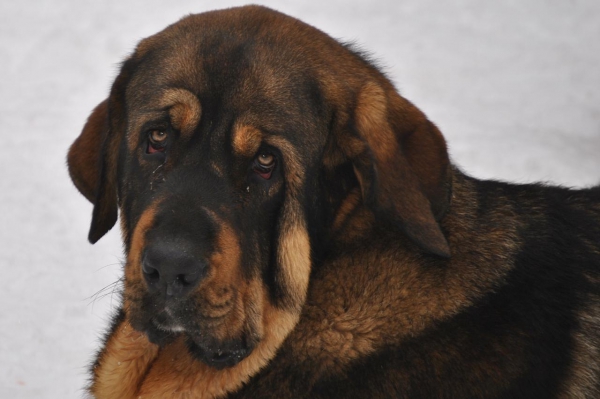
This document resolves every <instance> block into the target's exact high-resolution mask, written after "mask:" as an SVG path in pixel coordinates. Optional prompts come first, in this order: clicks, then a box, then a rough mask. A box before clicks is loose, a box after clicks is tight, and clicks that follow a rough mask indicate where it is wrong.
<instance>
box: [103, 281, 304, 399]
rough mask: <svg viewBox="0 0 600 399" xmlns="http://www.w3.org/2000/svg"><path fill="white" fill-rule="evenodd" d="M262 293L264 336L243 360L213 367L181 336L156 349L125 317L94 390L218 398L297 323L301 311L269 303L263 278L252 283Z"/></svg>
mask: <svg viewBox="0 0 600 399" xmlns="http://www.w3.org/2000/svg"><path fill="white" fill-rule="evenodd" d="M251 285H252V286H253V287H252V291H253V292H256V293H257V294H259V296H260V302H261V303H260V304H259V305H258V306H257V308H260V309H262V312H261V316H260V317H259V320H260V321H259V323H260V324H261V326H260V327H261V328H260V332H261V334H262V337H261V340H260V342H259V344H258V345H257V347H256V348H255V349H254V351H253V352H252V353H251V354H250V355H249V356H248V357H247V358H246V359H244V360H242V361H241V362H240V363H239V364H237V365H236V366H234V367H231V368H227V369H224V370H216V369H213V368H211V367H209V366H207V365H205V364H204V363H201V362H198V361H197V360H196V359H194V358H192V357H191V356H190V355H189V353H188V351H187V348H186V346H185V342H184V341H183V339H178V340H177V341H176V342H174V343H172V344H169V345H167V346H166V347H165V348H163V349H160V350H158V347H157V346H156V345H153V344H151V343H149V342H148V340H147V338H146V337H145V335H143V334H141V333H138V332H136V331H134V330H133V329H132V328H131V327H130V326H129V324H128V323H127V322H123V323H122V324H121V325H120V326H119V327H118V329H117V332H116V334H114V335H113V336H112V337H111V339H110V340H109V342H107V345H106V348H105V350H104V354H103V357H102V360H101V363H100V367H99V368H98V369H97V370H96V371H95V372H96V376H97V377H96V380H95V381H96V383H95V384H94V387H93V388H92V392H93V394H94V395H96V397H97V398H99V399H103V398H114V399H133V398H156V399H158V398H173V399H178V398H182V399H183V398H197V399H203V398H217V397H220V396H222V395H224V394H225V393H226V392H231V391H234V390H236V389H238V388H239V387H240V386H241V385H242V384H243V383H244V382H246V381H248V379H249V378H250V376H252V375H254V374H255V373H256V372H257V371H258V370H260V369H261V368H262V367H264V366H265V365H266V364H267V362H268V361H269V360H270V359H272V358H273V356H274V355H275V353H276V351H277V349H278V348H279V347H280V346H281V343H282V342H283V340H284V339H285V337H286V336H287V335H288V334H289V332H290V331H291V330H292V328H293V327H294V325H295V324H296V323H297V320H298V314H294V313H290V312H286V311H283V310H279V309H277V308H274V307H272V306H271V305H270V304H269V300H268V298H267V295H268V294H267V293H266V290H265V288H264V286H262V282H261V281H259V280H256V281H254V282H253V283H251Z"/></svg>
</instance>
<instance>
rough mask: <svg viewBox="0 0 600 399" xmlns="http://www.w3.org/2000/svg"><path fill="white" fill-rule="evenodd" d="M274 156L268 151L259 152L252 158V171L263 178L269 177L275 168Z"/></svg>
mask: <svg viewBox="0 0 600 399" xmlns="http://www.w3.org/2000/svg"><path fill="white" fill-rule="evenodd" d="M275 161H276V159H275V156H274V155H273V154H270V153H268V152H262V153H259V154H258V156H257V157H256V158H255V159H254V168H253V169H254V172H256V173H257V174H258V175H259V176H260V177H262V178H263V179H267V180H268V179H270V178H271V174H272V173H273V169H274V168H275V163H276V162H275Z"/></svg>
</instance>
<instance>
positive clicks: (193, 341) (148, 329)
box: [132, 308, 254, 370]
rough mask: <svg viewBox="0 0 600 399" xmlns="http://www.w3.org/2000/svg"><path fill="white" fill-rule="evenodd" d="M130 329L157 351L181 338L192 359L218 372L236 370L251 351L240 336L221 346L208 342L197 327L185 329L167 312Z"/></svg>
mask: <svg viewBox="0 0 600 399" xmlns="http://www.w3.org/2000/svg"><path fill="white" fill-rule="evenodd" d="M132 325H134V327H136V329H138V330H139V331H142V332H144V333H145V334H146V336H147V337H148V339H149V340H150V342H152V343H154V344H156V345H158V346H160V347H164V346H166V345H168V344H169V343H171V342H173V341H175V339H177V338H181V337H183V338H184V339H185V341H186V344H187V348H188V351H189V353H190V354H191V355H192V356H193V357H195V358H196V359H198V360H199V361H201V362H203V363H205V364H206V365H208V366H210V367H213V368H215V369H219V370H220V369H224V368H227V367H233V366H235V365H236V364H238V363H239V362H240V361H242V360H243V359H244V358H246V357H247V356H248V355H249V354H250V353H251V352H252V349H253V348H254V345H253V344H251V343H249V342H248V340H247V339H246V337H245V336H246V334H242V337H240V338H239V339H235V340H228V341H226V342H221V341H219V340H216V339H214V338H211V337H210V335H209V334H206V333H204V334H203V333H200V332H199V329H198V328H197V327H187V326H185V323H183V322H182V321H181V320H179V318H178V317H175V316H174V314H173V312H172V311H169V309H168V308H167V309H165V310H164V311H162V312H159V313H157V314H155V315H154V316H153V317H152V318H150V319H147V321H146V322H144V323H133V322H132Z"/></svg>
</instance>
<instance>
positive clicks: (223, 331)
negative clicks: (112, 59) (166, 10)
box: [67, 6, 600, 399]
mask: <svg viewBox="0 0 600 399" xmlns="http://www.w3.org/2000/svg"><path fill="white" fill-rule="evenodd" d="M67 161H68V168H69V172H70V175H71V178H72V180H73V182H74V184H75V186H76V187H77V188H78V190H79V191H80V192H81V193H82V194H83V195H84V196H85V197H86V198H87V199H88V200H90V201H91V202H92V203H93V205H94V208H93V216H92V223H91V229H90V234H89V240H90V241H91V242H92V243H94V242H96V241H97V240H99V239H100V238H101V237H102V236H103V235H104V234H105V233H106V232H107V231H108V230H110V229H111V228H112V227H113V225H114V224H115V223H116V221H117V216H118V213H120V227H121V231H122V236H123V241H124V248H125V254H126V261H125V265H124V288H123V293H122V301H121V306H120V310H119V311H118V312H117V314H116V315H115V317H114V320H113V322H112V326H111V328H110V329H109V331H108V334H107V336H106V339H105V341H104V344H103V346H102V348H101V349H100V351H99V353H98V355H97V360H96V361H95V364H94V365H93V367H92V369H91V375H92V376H91V383H90V386H89V392H90V394H91V395H92V396H93V397H96V398H112V399H115V398H138V397H141V398H224V397H227V398H412V399H415V398H598V397H600V187H595V188H589V189H582V190H572V189H567V188H560V187H550V186H545V185H541V184H528V185H513V184H508V183H502V182H497V181H481V180H477V179H474V178H472V177H469V176H467V175H466V174H464V173H463V172H461V171H460V170H459V169H457V168H456V167H455V166H453V165H452V163H451V162H450V160H449V157H448V153H447V149H446V142H445V140H444V138H443V136H442V134H441V133H440V131H439V130H438V128H437V127H436V126H435V125H434V124H433V123H432V122H430V121H429V120H428V119H427V117H426V116H425V115H424V114H423V113H422V112H421V111H420V110H419V109H417V108H416V107H415V106H414V105H413V104H412V103H410V102H409V101H408V100H406V99H405V98H403V97H402V96H400V95H399V94H398V92H397V91H396V89H395V88H394V86H393V85H392V84H391V83H390V81H389V80H388V79H387V78H386V77H385V76H384V75H383V74H382V73H381V72H380V71H379V70H378V68H377V67H376V66H375V65H374V64H373V63H372V62H370V61H369V60H368V59H367V57H365V56H364V55H362V54H361V53H360V52H358V51H355V50H353V47H352V46H350V45H344V44H341V43H339V42H337V41H336V40H334V39H332V38H330V37H329V36H327V35H326V34H324V33H322V32H320V31H319V30H317V29H315V28H313V27H311V26H309V25H306V24H304V23H303V22H300V21H298V20H296V19H294V18H291V17H289V16H286V15H284V14H281V13H279V12H276V11H273V10H270V9H268V8H264V7H260V6H247V7H241V8H233V9H227V10H221V11H213V12H207V13H203V14H198V15H191V16H188V17H185V18H183V19H182V20H180V21H179V22H177V23H175V24H173V25H171V26H169V27H167V28H166V29H165V30H163V31H162V32H160V33H158V34H156V35H154V36H151V37H149V38H147V39H145V40H142V41H141V42H140V43H139V45H138V46H137V47H136V49H135V51H134V52H133V54H132V55H131V56H130V57H129V58H127V59H126V61H125V62H124V63H123V64H122V67H121V69H120V73H119V75H118V77H117V78H116V80H115V82H114V84H113V85H112V88H111V90H110V95H109V97H108V98H107V99H106V100H105V101H103V102H102V103H100V104H99V105H98V106H97V107H96V108H95V109H94V110H93V112H92V114H91V116H90V117H89V119H88V121H87V123H86V124H85V126H84V128H83V131H82V133H81V135H80V136H79V137H78V138H77V139H76V140H75V142H74V143H73V144H72V146H71V148H70V150H69V154H68V160H67Z"/></svg>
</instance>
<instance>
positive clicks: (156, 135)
mask: <svg viewBox="0 0 600 399" xmlns="http://www.w3.org/2000/svg"><path fill="white" fill-rule="evenodd" d="M168 137H169V135H168V134H167V132H165V131H164V130H151V131H150V132H148V148H147V149H146V153H148V154H155V153H157V152H164V151H165V144H166V143H167V138H168Z"/></svg>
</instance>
